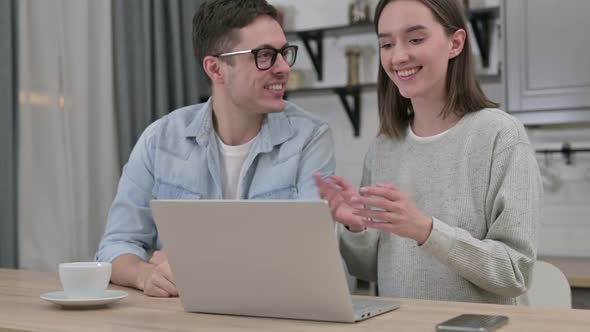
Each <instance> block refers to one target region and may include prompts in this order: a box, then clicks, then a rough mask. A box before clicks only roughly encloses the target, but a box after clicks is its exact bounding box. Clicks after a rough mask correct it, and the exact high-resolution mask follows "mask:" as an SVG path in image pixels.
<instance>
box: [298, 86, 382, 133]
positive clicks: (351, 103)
mask: <svg viewBox="0 0 590 332" xmlns="http://www.w3.org/2000/svg"><path fill="white" fill-rule="evenodd" d="M376 87H377V84H375V83H366V84H359V85H342V86H331V87H321V88H302V89H296V90H288V91H287V95H288V96H294V95H295V96H297V95H300V96H301V95H314V94H325V93H335V94H336V95H337V96H338V98H339V99H340V102H341V103H342V106H343V107H344V110H345V111H346V115H347V116H348V119H349V120H350V123H351V125H352V128H353V130H354V137H359V136H360V134H361V92H362V91H363V90H369V89H375V88H376Z"/></svg>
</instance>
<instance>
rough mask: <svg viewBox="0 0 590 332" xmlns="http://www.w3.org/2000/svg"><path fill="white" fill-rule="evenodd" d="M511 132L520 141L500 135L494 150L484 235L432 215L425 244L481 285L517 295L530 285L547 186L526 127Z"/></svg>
mask: <svg viewBox="0 0 590 332" xmlns="http://www.w3.org/2000/svg"><path fill="white" fill-rule="evenodd" d="M512 129H514V128H512ZM512 134H513V135H512V136H515V137H516V139H513V138H514V137H513V138H512V139H511V138H502V137H500V138H499V139H498V142H496V147H495V149H494V153H493V158H492V165H491V174H490V180H489V186H488V189H487V193H486V207H485V214H486V224H487V234H486V236H485V238H484V239H477V238H474V237H473V236H472V235H471V234H470V233H469V232H468V231H466V230H464V229H462V228H458V227H452V226H450V225H448V224H447V223H445V221H444V220H439V219H437V218H436V216H434V217H433V229H432V232H431V234H430V237H429V238H428V239H427V241H426V242H425V243H424V244H423V245H422V248H423V249H424V250H426V251H428V252H429V253H430V254H432V255H433V256H435V257H437V258H438V259H439V260H440V261H442V262H444V263H445V264H447V266H449V267H450V268H452V269H454V270H455V271H457V273H459V274H460V275H461V276H462V277H463V278H465V279H467V280H468V281H470V282H471V283H473V284H475V285H477V286H479V287H480V288H483V289H485V290H488V291H490V292H492V293H496V294H499V295H503V296H510V297H515V296H518V295H520V294H523V293H524V292H526V290H527V287H528V286H529V284H530V278H531V271H532V267H533V263H534V261H535V259H536V251H537V246H536V241H537V228H538V223H539V219H540V216H541V202H542V198H543V188H542V182H541V177H540V174H539V168H538V165H537V162H536V159H535V157H534V154H533V152H532V149H531V146H530V143H529V142H528V139H527V138H526V133H525V132H524V128H519V129H518V130H517V133H516V135H514V133H512ZM473 222H481V221H479V220H474V221H473Z"/></svg>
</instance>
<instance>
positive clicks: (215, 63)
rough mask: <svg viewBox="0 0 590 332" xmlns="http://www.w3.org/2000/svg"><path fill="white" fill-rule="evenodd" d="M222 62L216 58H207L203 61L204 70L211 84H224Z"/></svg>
mask: <svg viewBox="0 0 590 332" xmlns="http://www.w3.org/2000/svg"><path fill="white" fill-rule="evenodd" d="M220 62H221V60H219V58H217V57H214V56H210V55H208V56H206V57H205V58H204V59H203V70H204V71H205V74H207V76H209V78H210V79H211V82H216V83H223V76H224V75H223V72H222V69H221V64H220Z"/></svg>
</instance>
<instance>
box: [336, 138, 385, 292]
mask: <svg viewBox="0 0 590 332" xmlns="http://www.w3.org/2000/svg"><path fill="white" fill-rule="evenodd" d="M374 146H375V144H373V145H372V146H371V148H370V149H369V151H368V152H367V154H366V156H365V162H364V166H363V176H362V179H361V186H366V185H369V184H370V183H371V169H372V163H373V162H374V152H373V151H374ZM338 227H339V234H340V253H341V254H342V257H343V258H344V261H345V262H346V266H347V267H348V270H349V273H350V274H351V275H353V276H355V277H357V278H359V279H361V280H366V281H377V248H378V244H379V232H378V231H377V230H375V229H366V230H364V231H362V232H359V233H353V232H350V231H349V230H347V229H346V228H345V227H344V226H343V225H342V224H339V226H338Z"/></svg>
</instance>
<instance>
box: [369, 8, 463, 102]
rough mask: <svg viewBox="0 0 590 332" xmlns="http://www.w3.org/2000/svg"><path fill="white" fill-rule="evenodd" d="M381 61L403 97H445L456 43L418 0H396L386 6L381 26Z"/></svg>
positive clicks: (380, 21) (382, 14) (381, 17)
mask: <svg viewBox="0 0 590 332" xmlns="http://www.w3.org/2000/svg"><path fill="white" fill-rule="evenodd" d="M378 37H379V48H380V60H381V65H382V66H383V69H384V70H385V72H386V73H387V75H388V76H389V78H390V79H391V80H392V81H393V82H394V84H395V85H396V86H397V88H398V89H399V92H400V94H401V95H402V96H404V97H406V98H409V99H413V98H426V99H428V98H429V97H430V96H437V97H440V96H443V97H446V91H445V81H446V75H447V68H448V64H449V59H451V58H452V57H454V56H456V55H457V54H455V52H454V51H453V40H452V37H451V36H448V35H447V33H446V31H445V29H444V28H443V26H442V25H441V24H440V23H439V22H438V21H436V19H435V17H434V15H433V13H432V12H431V11H430V9H429V8H428V7H426V6H425V5H423V4H422V3H421V2H419V1H417V0H395V1H392V2H390V3H389V4H387V5H386V6H385V8H384V9H383V12H382V13H381V16H380V17H379V23H378Z"/></svg>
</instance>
